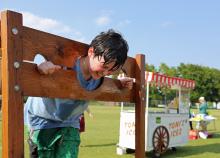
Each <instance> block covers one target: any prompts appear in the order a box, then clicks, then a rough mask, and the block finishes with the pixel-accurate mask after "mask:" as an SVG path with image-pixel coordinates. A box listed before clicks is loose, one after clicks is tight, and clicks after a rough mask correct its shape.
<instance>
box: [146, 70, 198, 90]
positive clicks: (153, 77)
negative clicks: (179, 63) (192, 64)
mask: <svg viewBox="0 0 220 158" xmlns="http://www.w3.org/2000/svg"><path fill="white" fill-rule="evenodd" d="M145 75H146V76H145V77H146V81H147V82H149V83H150V84H152V85H155V86H159V87H164V86H168V87H171V86H179V87H182V88H189V89H194V88H195V81H194V80H189V79H184V78H179V77H170V76H166V75H163V74H159V73H154V72H147V71H146V72H145Z"/></svg>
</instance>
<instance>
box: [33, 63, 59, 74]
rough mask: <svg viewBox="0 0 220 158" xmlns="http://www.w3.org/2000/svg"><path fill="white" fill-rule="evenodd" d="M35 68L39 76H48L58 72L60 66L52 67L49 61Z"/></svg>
mask: <svg viewBox="0 0 220 158" xmlns="http://www.w3.org/2000/svg"><path fill="white" fill-rule="evenodd" d="M37 68H38V71H39V72H40V73H41V74H44V75H48V74H53V73H54V72H55V71H57V70H60V69H61V66H60V65H54V64H53V63H52V62H51V61H45V62H43V63H41V64H40V65H39V66H38V67H37Z"/></svg>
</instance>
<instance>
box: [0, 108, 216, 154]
mask: <svg viewBox="0 0 220 158" xmlns="http://www.w3.org/2000/svg"><path fill="white" fill-rule="evenodd" d="M90 109H91V111H92V112H93V114H94V118H93V119H92V118H89V117H88V115H87V114H85V116H86V132H84V133H82V134H81V146H80V155H79V158H133V157H134V155H133V154H126V155H123V156H118V155H116V144H117V143H118V136H119V118H120V115H119V112H120V107H116V106H100V105H97V104H96V105H91V106H90ZM209 113H210V114H212V115H214V116H216V117H217V118H218V120H216V128H217V129H216V131H214V130H213V129H214V126H213V124H212V123H211V124H210V125H209V126H208V128H209V129H210V132H212V133H214V138H211V139H206V140H204V139H199V140H194V141H190V142H189V143H188V144H187V145H186V146H183V147H177V151H176V152H173V151H167V152H166V153H165V154H164V155H163V157H164V158H175V157H187V158H217V157H220V125H219V124H220V110H219V111H217V110H209ZM0 127H1V123H0ZM25 135H26V134H25ZM1 139H2V138H1V137H0V140H1ZM25 139H26V138H25ZM1 149H2V148H1V146H0V154H1V152H2V151H1ZM25 151H26V152H25V153H26V154H25V155H26V157H28V152H27V151H28V150H27V145H26V148H25ZM147 156H148V157H151V156H152V153H151V152H149V153H147Z"/></svg>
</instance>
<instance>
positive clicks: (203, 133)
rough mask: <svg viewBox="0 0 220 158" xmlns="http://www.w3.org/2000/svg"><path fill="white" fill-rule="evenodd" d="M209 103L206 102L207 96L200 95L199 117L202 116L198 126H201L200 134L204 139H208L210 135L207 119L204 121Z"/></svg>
mask: <svg viewBox="0 0 220 158" xmlns="http://www.w3.org/2000/svg"><path fill="white" fill-rule="evenodd" d="M207 109H208V105H207V103H206V100H205V97H200V98H199V106H198V110H199V114H198V115H199V117H200V118H201V121H199V122H198V123H197V126H196V128H197V129H199V128H200V127H201V131H200V132H199V136H200V137H201V138H203V139H206V138H207V137H208V132H207V124H208V122H207V121H203V119H204V117H205V116H206V115H207V114H208V113H207Z"/></svg>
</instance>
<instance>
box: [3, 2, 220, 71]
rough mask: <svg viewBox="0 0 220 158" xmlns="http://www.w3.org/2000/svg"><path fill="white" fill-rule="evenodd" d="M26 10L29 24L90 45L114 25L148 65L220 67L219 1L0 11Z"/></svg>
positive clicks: (36, 5)
mask: <svg viewBox="0 0 220 158" xmlns="http://www.w3.org/2000/svg"><path fill="white" fill-rule="evenodd" d="M6 9H7V10H13V11H16V12H20V13H22V14H23V23H24V25H25V26H29V27H32V28H36V29H39V30H42V31H46V32H49V33H53V34H56V35H60V36H63V37H66V38H70V39H73V40H77V41H80V42H83V43H87V44H89V43H90V42H91V40H92V39H93V38H94V37H95V36H96V35H97V34H99V33H100V32H102V31H107V30H108V29H114V30H116V31H118V32H120V33H121V34H122V35H123V36H124V38H125V39H126V40H127V42H128V44H129V54H128V55H129V56H131V57H135V55H136V54H145V55H146V63H148V64H153V65H155V66H156V67H158V66H159V65H160V64H161V63H165V64H167V65H168V66H170V67H171V66H174V67H176V66H178V65H179V64H180V63H185V64H197V65H201V66H208V67H211V68H217V69H219V70H220V57H219V56H220V55H219V54H220V20H219V19H220V1H219V0H109V1H104V0H90V1H89V0H80V1H73V0H66V1H54V0H53V1H52V0H46V1H45V0H44V1H43V0H37V1H36V0H35V1H33V0H32V1H28V0H20V1H15V0H0V10H1V11H2V10H6Z"/></svg>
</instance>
